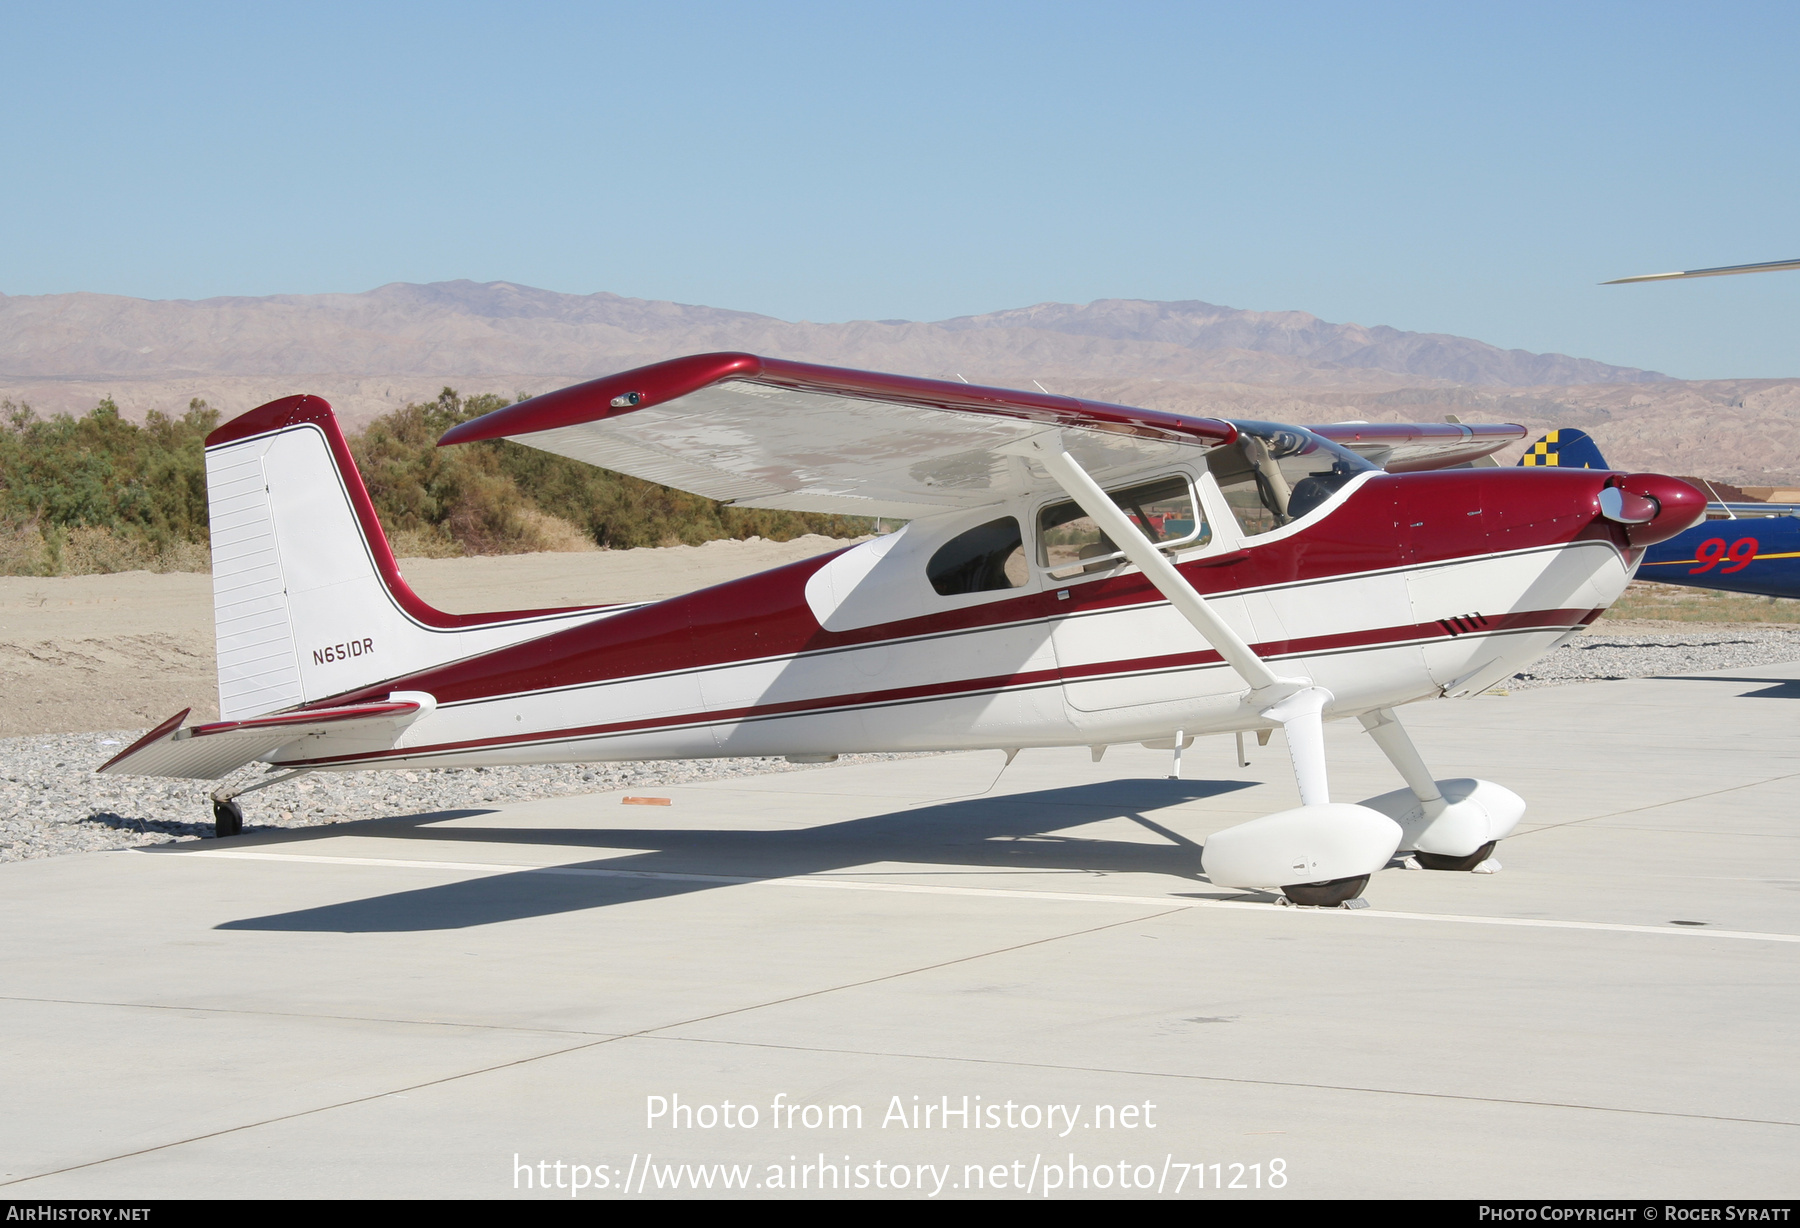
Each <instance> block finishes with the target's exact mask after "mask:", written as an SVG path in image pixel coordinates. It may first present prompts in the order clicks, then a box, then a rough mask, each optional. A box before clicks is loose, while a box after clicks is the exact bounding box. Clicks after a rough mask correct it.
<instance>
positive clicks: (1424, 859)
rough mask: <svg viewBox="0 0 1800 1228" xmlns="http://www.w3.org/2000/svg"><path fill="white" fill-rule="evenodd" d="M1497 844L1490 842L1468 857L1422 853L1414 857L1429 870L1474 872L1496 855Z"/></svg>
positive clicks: (1417, 853)
mask: <svg viewBox="0 0 1800 1228" xmlns="http://www.w3.org/2000/svg"><path fill="white" fill-rule="evenodd" d="M1497 843H1499V842H1498V841H1496V840H1489V841H1488V842H1487V843H1486V844H1484V845H1482V846H1481V847H1480V848H1478V849H1476V850H1475V851H1474V852H1473V853H1470V854H1469V855H1468V856H1467V857H1446V856H1445V855H1444V854H1442V853H1420V852H1414V853H1413V856H1414V857H1417V858H1418V859H1419V864H1420V865H1422V866H1424V867H1425V868H1426V869H1427V870H1473V869H1474V868H1475V867H1476V866H1478V865H1480V864H1481V863H1482V862H1484V861H1486V860H1487V859H1488V858H1490V857H1492V856H1493V855H1494V845H1495V844H1497Z"/></svg>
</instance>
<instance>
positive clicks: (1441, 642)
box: [99, 354, 1705, 906]
mask: <svg viewBox="0 0 1800 1228" xmlns="http://www.w3.org/2000/svg"><path fill="white" fill-rule="evenodd" d="M1523 435H1524V431H1523V428H1520V427H1516V426H1511V425H1506V426H1499V427H1492V428H1487V427H1469V426H1463V425H1460V424H1431V425H1420V426H1391V425H1385V424H1368V423H1349V424H1339V425H1337V426H1332V427H1325V428H1320V429H1319V430H1308V429H1305V428H1302V427H1296V426H1286V425H1280V424H1276V423H1269V422H1252V421H1225V420H1222V419H1217V418H1195V417H1186V416H1183V415H1179V414H1173V413H1163V412H1158V411H1154V410H1145V409H1134V408H1130V407H1126V406H1119V405H1108V404H1103V403H1098V402H1093V401H1084V400H1077V399H1074V398H1070V397H1061V396H1054V395H1050V394H1038V393H1025V392H1017V391H1009V390H1005V389H998V388H984V387H975V386H968V385H964V384H957V383H950V382H945V381H937V380H928V379H913V378H907V377H902V376H895V375H881V374H873V373H869V372H862V371H849V370H841V369H837V368H832V367H821V366H813V365H810V364H806V363H798V362H789V361H785V360H779V359H772V358H758V357H755V356H753V355H749V354H702V355H696V356H692V357H687V358H680V359H675V360H673V361H669V362H662V363H657V364H655V365H653V366H648V367H642V368H639V369H637V370H633V371H627V372H624V373H622V374H618V375H611V376H607V377H605V378H603V379H597V380H593V381H591V382H588V383H585V384H579V385H576V386H574V387H571V388H565V389H562V390H560V391H557V392H552V393H549V394H546V395H544V396H539V397H534V398H532V399H530V400H526V401H522V402H520V403H518V404H515V405H512V406H509V407H507V408H505V409H501V410H497V411H495V412H494V413H491V414H488V415H486V416H484V417H481V418H477V419H474V420H472V421H469V422H466V423H463V424H461V425H460V426H457V427H455V428H454V429H452V430H451V431H449V432H448V433H447V434H446V435H445V436H444V437H443V439H442V440H441V441H440V443H441V444H444V445H452V444H458V443H466V442H470V441H474V440H483V439H500V438H507V439H513V440H516V441H518V442H520V443H523V444H526V445H529V446H531V447H536V448H542V449H544V450H546V451H549V452H554V453H557V454H559V455H563V456H570V457H575V458H578V459H580V460H583V461H587V462H590V463H592V464H595V465H602V466H605V467H606V468H609V469H613V470H617V471H620V472H624V473H628V474H633V475H635V476H638V477H641V478H645V479H648V480H651V481H655V482H661V483H665V484H668V485H671V486H675V487H679V488H681V489H683V490H687V491H692V492H695V493H698V494H700V495H703V496H706V497H709V498H713V499H718V500H723V501H726V502H729V503H732V504H734V505H736V506H739V507H753V508H755V507H761V508H786V509H793V510H799V511H814V512H840V513H851V514H856V515H863V516H885V517H892V518H895V519H903V520H906V521H907V522H908V523H907V524H906V525H905V527H904V528H902V529H900V530H899V531H897V532H894V533H891V534H888V535H887V536H883V537H878V538H875V539H873V540H869V541H865V542H862V543H860V544H857V545H853V546H850V547H848V548H846V549H843V550H840V551H837V552H835V553H832V554H827V555H823V556H820V557H817V558H812V559H807V560H804V561H802V562H798V563H792V564H789V565H787V566H784V567H778V568H775V569H774V570H771V571H767V572H764V573H762V574H760V575H755V576H750V577H747V578H745V579H740V580H735V581H732V582H730V583H726V584H721V585H717V586H715V587H712V588H708V589H704V590H701V591H699V592H695V593H690V594H687V595H685V596H681V597H675V598H671V599H668V600H665V601H657V602H652V603H649V604H643V605H630V606H599V607H588V608H580V609H557V610H522V611H517V612H512V613H504V614H480V615H451V614H445V613H442V612H440V611H438V610H435V609H432V608H431V607H430V606H428V605H426V604H425V603H424V602H423V601H421V600H420V599H419V598H418V597H417V596H415V595H414V594H413V592H412V590H411V589H409V588H408V587H407V585H406V583H405V581H404V580H402V579H401V577H400V573H399V571H398V569H397V567H396V566H395V562H394V558H393V555H392V553H391V551H390V550H389V548H388V545H387V541H386V538H385V537H384V535H383V533H382V531H381V526H380V524H379V523H378V521H377V519H376V516H375V511H374V508H373V506H372V505H371V503H370V501H369V497H368V495H367V493H366V491H365V490H364V487H363V484H362V480H361V478H360V477H359V476H358V474H357V471H356V467H355V465H354V463H353V462H352V460H351V457H350V453H349V450H348V448H347V447H346V446H345V443H344V439H343V436H342V435H341V434H340V432H339V430H338V427H337V423H336V421H335V419H334V418H333V416H332V413H331V410H330V407H329V406H328V405H326V403H325V402H324V401H322V400H320V399H318V398H317V397H311V396H295V397H289V398H286V399H284V400H280V401H274V402H271V403H270V404H267V405H264V406H262V407H260V408H258V409H254V410H251V411H250V412H249V413H247V414H244V415H242V416H241V417H239V418H236V419H234V420H233V421H231V422H228V423H226V424H225V425H223V426H221V427H219V428H218V430H216V431H215V432H213V434H212V435H211V436H210V437H209V438H208V440H207V454H206V461H207V482H208V494H209V499H210V509H211V525H212V551H213V585H214V594H215V606H216V619H217V627H218V668H219V706H220V714H221V717H222V718H223V719H221V720H219V721H217V722H213V723H209V724H203V725H196V726H192V727H185V728H184V727H183V721H184V720H185V719H186V716H187V714H186V713H185V712H183V713H179V714H177V715H176V716H173V717H171V718H170V719H169V720H167V721H165V722H163V724H162V725H160V726H158V727H157V728H156V729H153V730H151V731H150V732H149V733H148V734H146V735H145V736H144V737H143V738H142V739H140V740H139V741H138V742H136V743H134V744H133V745H132V746H130V747H128V748H127V749H126V750H125V751H123V752H122V753H120V754H119V755H118V756H116V757H115V758H113V759H112V760H110V761H109V762H108V763H106V764H104V765H102V767H101V768H100V769H99V770H100V771H103V772H116V773H135V774H151V775H163V776H183V777H189V778H196V779H218V778H219V777H222V776H224V775H226V774H227V773H228V772H230V771H232V770H234V769H236V768H238V767H240V766H242V765H244V764H247V763H250V762H252V761H254V760H257V759H262V760H264V761H266V762H268V763H270V764H272V765H274V766H275V767H277V768H282V769H286V771H285V772H282V773H279V774H271V775H270V776H268V777H265V778H263V779H262V780H260V781H258V782H257V783H255V784H253V785H251V786H249V788H246V789H238V790H235V791H226V790H223V789H221V790H220V791H219V792H216V793H214V795H213V800H214V813H215V817H216V820H217V824H218V830H219V832H220V833H221V834H230V833H233V832H235V831H236V830H238V829H239V827H240V825H241V822H242V812H241V810H240V809H239V803H238V802H237V800H236V798H237V797H238V796H241V795H242V794H243V793H245V792H249V791H250V789H254V788H261V787H264V786H265V785H267V784H272V783H276V782H278V781H280V780H285V779H291V778H292V776H293V775H294V774H295V773H298V772H305V771H318V770H331V771H351V770H368V769H384V768H385V769H399V768H432V767H470V766H478V765H486V764H513V763H549V762H579V761H598V760H629V759H663V758H691V757H715V756H732V755H784V756H787V757H789V758H791V759H795V760H800V761H822V760H828V759H830V758H831V757H833V756H834V755H836V754H839V753H843V752H852V751H910V750H920V751H923V750H967V749H984V748H985V749H1001V750H1005V751H1007V752H1008V753H1009V756H1010V754H1011V753H1013V752H1016V751H1017V750H1018V749H1019V748H1022V747H1043V746H1088V747H1093V748H1096V749H1097V750H1098V749H1099V748H1103V747H1105V746H1107V745H1109V744H1116V743H1128V742H1143V743H1146V744H1148V745H1150V746H1153V747H1155V746H1161V747H1163V748H1169V749H1173V748H1177V747H1181V746H1185V745H1188V744H1190V743H1191V742H1192V740H1193V738H1194V737H1196V736H1197V735H1200V734H1211V733H1230V732H1234V731H1235V732H1243V731H1252V730H1254V731H1268V730H1273V729H1276V728H1280V729H1282V730H1284V731H1285V734H1286V741H1287V745H1288V749H1289V753H1290V756H1291V758H1292V760H1293V768H1294V774H1295V778H1296V781H1297V783H1298V788H1299V801H1300V805H1299V806H1298V807H1297V808H1294V809H1289V810H1284V811H1281V812H1279V813H1276V814H1271V815H1266V816H1264V817H1262V818H1259V819H1255V820H1252V821H1250V822H1247V823H1242V824H1239V825H1237V826H1234V827H1231V828H1228V829H1226V830H1224V831H1220V832H1217V833H1215V834H1214V835H1212V836H1211V837H1210V838H1209V839H1208V840H1207V842H1206V849H1205V853H1204V870H1205V873H1206V874H1207V876H1208V877H1209V878H1210V879H1211V880H1212V881H1213V882H1214V883H1217V884H1221V885H1225V886H1230V887H1242V888H1264V889H1270V890H1279V892H1280V893H1281V895H1280V896H1278V899H1280V900H1282V902H1293V903H1297V904H1304V905H1315V906H1325V905H1351V904H1352V903H1353V902H1356V901H1358V900H1359V897H1360V896H1361V893H1362V891H1363V889H1364V887H1365V886H1366V884H1367V882H1368V879H1369V876H1370V875H1371V874H1373V873H1375V872H1376V871H1378V870H1380V869H1382V868H1383V867H1384V866H1386V865H1387V864H1388V863H1389V862H1390V861H1391V860H1392V858H1393V856H1394V855H1395V853H1396V852H1399V851H1408V850H1410V851H1412V852H1413V854H1414V855H1415V856H1416V857H1417V858H1418V860H1419V861H1420V862H1421V863H1423V864H1425V865H1427V866H1430V867H1432V868H1438V869H1460V870H1469V869H1474V868H1477V867H1478V866H1479V865H1480V864H1481V863H1482V862H1483V861H1485V860H1486V859H1487V858H1488V855H1489V853H1490V852H1491V851H1492V850H1493V847H1494V844H1495V842H1496V841H1498V840H1499V839H1501V838H1503V837H1504V836H1506V835H1507V834H1508V833H1509V832H1510V831H1512V829H1513V827H1514V826H1515V825H1516V824H1517V822H1518V820H1519V817H1520V816H1521V814H1522V813H1523V812H1524V806H1525V803H1524V802H1523V801H1522V800H1521V799H1520V798H1519V797H1518V796H1517V795H1516V794H1514V793H1512V792H1511V791H1510V790H1508V789H1506V788H1504V787H1502V786H1500V785H1497V784H1493V783H1491V782H1487V781H1479V780H1470V779H1457V780H1434V779H1433V778H1432V774H1431V772H1430V771H1429V770H1428V769H1427V768H1426V766H1425V764H1424V763H1423V761H1422V760H1421V759H1420V757H1419V754H1418V752H1417V751H1416V750H1415V749H1414V747H1413V744H1412V742H1411V740H1410V739H1409V738H1408V736H1407V734H1406V732H1405V730H1404V729H1403V728H1402V726H1401V724H1400V721H1399V718H1398V716H1397V715H1396V714H1395V709H1396V708H1398V707H1399V706H1400V705H1402V704H1407V703H1411V702H1414V701H1416V700H1422V699H1429V698H1435V697H1439V696H1458V695H1470V694H1473V693H1475V692H1478V691H1481V690H1482V689H1484V688H1486V687H1489V686H1491V685H1493V684H1494V683H1495V682H1497V681H1499V680H1501V679H1503V678H1506V677H1509V676H1511V675H1512V674H1513V673H1514V672H1516V671H1517V670H1519V669H1521V668H1522V667H1524V666H1525V665H1527V664H1529V663H1530V662H1531V661H1533V660H1535V659H1537V658H1538V657H1540V656H1542V655H1543V654H1544V653H1545V652H1548V651H1549V650H1550V649H1552V648H1554V647H1555V646H1557V645H1558V644H1560V643H1561V642H1563V641H1564V640H1567V639H1569V638H1570V637H1572V636H1574V635H1575V634H1576V633H1578V632H1579V631H1580V630H1581V628H1582V627H1583V626H1584V625H1585V624H1587V623H1589V622H1591V621H1592V620H1593V619H1595V618H1597V617H1599V615H1600V614H1601V613H1602V611H1604V610H1605V608H1606V606H1607V605H1608V604H1609V603H1611V602H1612V601H1613V600H1614V599H1615V598H1617V597H1618V596H1619V594H1620V593H1621V592H1622V591H1623V590H1624V588H1625V585H1626V583H1627V582H1628V580H1629V579H1630V577H1631V575H1632V572H1633V571H1634V570H1635V567H1636V564H1637V562H1638V559H1639V557H1640V556H1641V554H1642V552H1643V550H1644V549H1645V547H1647V546H1649V545H1651V544H1653V543H1655V542H1658V541H1661V540H1663V539H1665V538H1667V537H1669V536H1671V535H1672V534H1674V533H1677V532H1679V531H1681V530H1682V529H1685V528H1686V527H1687V526H1688V525H1689V524H1691V523H1692V522H1693V521H1694V520H1695V519H1696V518H1697V517H1698V516H1699V515H1700V514H1701V509H1702V507H1703V506H1704V503H1705V499H1704V497H1703V496H1702V495H1701V494H1700V492H1698V491H1696V490H1695V489H1694V488H1693V487H1691V486H1688V485H1686V484H1685V483H1682V482H1680V481H1677V480H1675V479H1673V478H1669V477H1664V476H1660V475H1654V474H1620V473H1594V472H1588V471H1585V470H1570V471H1566V472H1549V473H1543V474H1538V473H1526V472H1521V471H1518V470H1512V469H1500V468H1480V469H1466V470H1439V469H1436V468H1434V467H1436V466H1445V465H1455V464H1459V463H1463V462H1466V461H1469V460H1472V459H1474V458H1476V457H1480V456H1484V455H1486V454H1487V453H1490V452H1492V451H1494V450H1495V449H1497V448H1499V447H1501V446H1503V445H1504V444H1505V443H1508V442H1510V441H1512V440H1514V439H1518V438H1522V437H1523ZM1364 454H1366V456H1365V455H1364ZM1378 465H1385V466H1386V467H1387V470H1388V471H1387V472H1384V471H1383V469H1382V468H1380V467H1378ZM1349 717H1354V718H1356V719H1357V720H1359V721H1360V722H1361V724H1362V726H1363V728H1364V729H1366V730H1367V731H1368V732H1369V734H1370V735H1371V737H1372V739H1373V740H1374V742H1375V744H1376V745H1377V746H1378V747H1379V748H1380V749H1381V751H1382V752H1383V753H1384V754H1385V755H1386V756H1387V757H1388V759H1389V760H1390V761H1391V762H1392V763H1393V765H1394V767H1395V768H1396V769H1397V770H1398V772H1399V774H1400V777H1401V779H1402V780H1404V781H1405V785H1406V787H1405V788H1402V789H1399V790H1396V791H1395V792H1392V793H1387V794H1383V795H1382V796H1380V797H1375V798H1369V799H1366V800H1364V801H1362V802H1360V803H1357V804H1349V803H1346V802H1334V801H1333V800H1332V798H1331V794H1330V790H1329V788H1328V782H1327V779H1326V770H1325V747H1324V739H1323V734H1322V730H1321V722H1322V721H1323V720H1327V719H1338V718H1349Z"/></svg>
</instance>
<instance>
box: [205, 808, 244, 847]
mask: <svg viewBox="0 0 1800 1228" xmlns="http://www.w3.org/2000/svg"><path fill="white" fill-rule="evenodd" d="M243 830H244V808H243V807H242V806H240V805H238V804H237V803H236V802H235V801H232V802H214V803H213V835H214V836H215V837H217V838H219V839H221V840H222V839H224V838H225V837H226V836H235V835H237V834H239V833H240V832H242V831H243Z"/></svg>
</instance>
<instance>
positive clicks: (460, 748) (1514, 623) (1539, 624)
mask: <svg viewBox="0 0 1800 1228" xmlns="http://www.w3.org/2000/svg"><path fill="white" fill-rule="evenodd" d="M1602 613H1603V611H1601V610H1597V609H1596V610H1581V609H1562V610H1539V611H1533V612H1530V613H1520V614H1503V615H1497V616H1493V617H1490V619H1489V620H1488V625H1487V626H1486V627H1484V628H1482V630H1480V631H1479V632H1473V633H1467V634H1463V635H1461V636H1459V637H1457V638H1461V639H1485V638H1491V637H1493V636H1497V635H1509V634H1517V633H1520V632H1523V631H1569V630H1573V629H1574V628H1576V627H1579V626H1583V625H1586V624H1587V623H1591V622H1592V621H1593V620H1594V619H1596V618H1598V617H1599V616H1600V615H1601V614H1602ZM1448 638H1451V637H1450V634H1449V633H1448V632H1447V631H1445V630H1444V628H1443V627H1442V626H1441V625H1440V624H1438V623H1435V622H1432V623H1417V624H1412V625H1408V626H1398V627H1384V628H1377V629H1374V630H1368V631H1356V632H1347V633H1343V634H1338V635H1323V636H1313V637H1309V638H1305V639H1296V640H1278V641H1271V642H1269V643H1264V644H1256V645H1253V647H1254V648H1255V649H1256V651H1257V653H1258V655H1260V656H1262V657H1263V658H1264V659H1265V660H1279V659H1281V658H1284V657H1304V656H1323V655H1329V654H1335V653H1343V652H1362V651H1369V650H1372V649H1377V648H1391V647H1398V646H1402V645H1405V644H1409V643H1419V642H1423V641H1426V640H1434V639H1440V640H1441V639H1448ZM1223 665H1224V660H1223V658H1221V657H1220V656H1219V654H1218V653H1216V652H1212V651H1204V652H1187V653H1170V654H1168V655H1165V656H1159V657H1140V658H1136V659H1133V660H1130V661H1108V662H1101V663H1098V664H1094V665H1087V666H1079V667H1075V668H1072V669H1067V668H1065V669H1060V670H1033V671H1030V672H1027V673H1017V674H1004V675H994V676H991V677H985V678H959V679H953V680H951V681H947V682H935V683H923V684H919V685H916V686H909V687H890V688H887V689H884V690H877V691H863V692H846V693H843V694H838V695H830V696H821V697H817V698H813V699H794V700H784V701H781V702H778V703H769V704H752V705H747V706H743V707H738V708H725V709H712V710H708V711H697V712H688V713H680V714H664V715H661V716H654V717H641V718H638V719H636V720H629V721H613V722H609V723H606V724H598V725H583V726H573V727H569V728H564V729H555V730H540V731H536V732H532V733H519V734H507V735H503V736H494V737H486V738H470V739H467V740H464V741H461V742H442V743H434V744H430V745H422V746H409V747H405V748H403V749H396V750H383V751H369V752H365V753H361V754H355V755H341V756H336V757H331V758H321V759H306V760H301V759H293V760H284V761H282V766H283V767H298V766H307V765H314V766H322V765H333V764H347V763H373V762H375V761H379V760H383V759H415V758H426V757H430V756H436V755H446V754H457V753H460V752H464V751H472V750H485V749H491V748H494V747H501V746H526V745H535V744H542V743H549V742H566V741H576V740H581V739H586V738H601V737H616V736H619V735H622V734H630V733H645V732H650V731H655V730H666V729H680V728H685V727H692V726H696V725H728V724H736V723H740V722H744V721H752V720H769V719H774V718H778V717H782V716H795V715H803V714H808V713H820V712H828V711H837V710H844V709H856V708H870V707H899V706H902V705H905V704H911V703H918V702H921V701H927V700H934V699H956V698H964V697H968V696H972V695H980V694H991V693H994V692H997V691H1006V690H1022V689H1028V688H1031V687H1042V686H1056V685H1061V684H1062V683H1064V682H1072V681H1082V682H1087V681H1096V680H1100V679H1104V678H1109V677H1116V678H1125V677H1135V676H1141V675H1144V674H1155V673H1169V672H1175V671H1180V670H1190V669H1209V668H1217V667H1222V666H1223Z"/></svg>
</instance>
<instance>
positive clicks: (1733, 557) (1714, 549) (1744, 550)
mask: <svg viewBox="0 0 1800 1228" xmlns="http://www.w3.org/2000/svg"><path fill="white" fill-rule="evenodd" d="M1754 558H1756V539H1755V538H1754V537H1740V538H1738V539H1737V540H1736V541H1734V542H1732V543H1731V549H1729V550H1727V549H1726V548H1725V539H1724V538H1723V537H1709V538H1707V539H1706V540H1705V541H1703V542H1701V543H1700V548H1699V549H1698V550H1696V551H1694V561H1695V562H1697V563H1699V564H1700V566H1698V567H1690V568H1688V575H1690V576H1697V575H1699V574H1700V573H1701V572H1703V571H1711V570H1712V569H1713V568H1715V567H1719V564H1720V563H1722V562H1729V563H1730V564H1731V566H1729V567H1719V574H1720V575H1722V576H1723V575H1729V574H1730V573H1732V572H1734V571H1742V570H1744V568H1746V567H1748V566H1750V562H1751V560H1753V559H1754Z"/></svg>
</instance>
